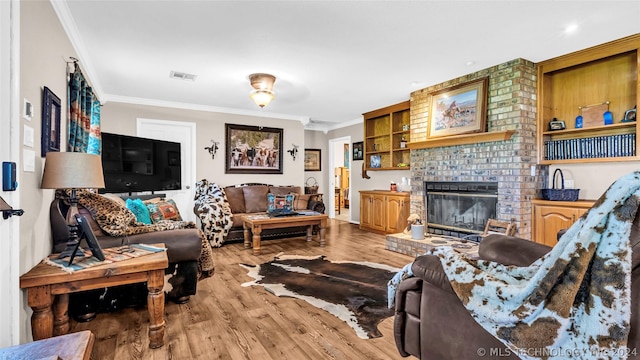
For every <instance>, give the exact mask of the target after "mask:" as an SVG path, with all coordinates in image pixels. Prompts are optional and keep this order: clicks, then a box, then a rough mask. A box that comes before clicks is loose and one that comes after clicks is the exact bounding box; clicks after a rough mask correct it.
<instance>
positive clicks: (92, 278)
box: [20, 244, 169, 349]
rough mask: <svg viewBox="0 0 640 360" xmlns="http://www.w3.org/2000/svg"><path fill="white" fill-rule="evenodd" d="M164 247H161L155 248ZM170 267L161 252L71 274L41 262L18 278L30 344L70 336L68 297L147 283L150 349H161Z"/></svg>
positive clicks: (165, 256)
mask: <svg viewBox="0 0 640 360" xmlns="http://www.w3.org/2000/svg"><path fill="white" fill-rule="evenodd" d="M154 246H156V247H164V244H155V245H154ZM167 266H169V260H168V259H167V252H166V251H161V252H157V253H154V254H149V255H144V256H140V257H137V258H133V259H128V260H123V261H117V262H113V263H111V264H105V265H98V266H94V267H90V268H86V269H82V270H78V271H75V272H73V273H67V272H65V271H63V270H62V269H60V268H58V267H56V266H52V265H48V264H45V263H44V262H40V263H39V264H38V265H36V266H35V267H33V269H31V270H29V272H27V273H26V274H24V275H22V276H21V277H20V288H21V289H27V301H28V304H29V306H30V307H31V309H32V310H33V315H31V334H32V335H33V340H41V339H46V338H50V337H52V336H58V335H64V334H67V333H68V332H69V314H68V312H67V311H68V308H69V294H70V293H74V292H79V291H85V290H93V289H99V288H104V287H108V286H117V285H124V284H134V283H142V282H146V283H147V288H148V289H149V296H148V297H147V308H148V310H149V323H150V324H149V347H150V348H152V349H155V348H159V347H161V346H163V345H164V332H165V322H164V292H163V290H162V289H163V287H164V269H166V268H167Z"/></svg>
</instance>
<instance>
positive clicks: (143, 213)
mask: <svg viewBox="0 0 640 360" xmlns="http://www.w3.org/2000/svg"><path fill="white" fill-rule="evenodd" d="M127 209H129V210H131V212H132V213H133V214H134V215H135V216H136V219H137V220H138V222H141V223H143V224H151V215H150V214H149V209H147V205H145V204H144V203H143V202H142V200H140V199H135V200H131V199H127Z"/></svg>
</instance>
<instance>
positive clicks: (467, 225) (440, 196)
mask: <svg viewBox="0 0 640 360" xmlns="http://www.w3.org/2000/svg"><path fill="white" fill-rule="evenodd" d="M424 187H425V192H424V193H425V206H426V208H427V227H428V232H430V233H432V234H437V235H448V236H456V237H460V236H464V235H468V234H479V233H482V232H483V231H484V228H485V226H486V224H487V220H488V219H491V218H494V219H495V217H496V209H497V205H498V183H495V182H431V181H426V182H425V183H424Z"/></svg>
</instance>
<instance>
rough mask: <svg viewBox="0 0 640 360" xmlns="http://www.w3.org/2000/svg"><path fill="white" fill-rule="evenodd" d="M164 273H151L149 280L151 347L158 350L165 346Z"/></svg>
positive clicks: (148, 304)
mask: <svg viewBox="0 0 640 360" xmlns="http://www.w3.org/2000/svg"><path fill="white" fill-rule="evenodd" d="M163 287H164V271H163V270H153V271H149V280H147V289H148V290H149V295H148V296H147V308H148V310H149V347H150V348H151V349H156V348H159V347H162V346H163V345H164V330H165V322H164V291H163V290H162V288H163Z"/></svg>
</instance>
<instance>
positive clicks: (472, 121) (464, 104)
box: [427, 77, 489, 138]
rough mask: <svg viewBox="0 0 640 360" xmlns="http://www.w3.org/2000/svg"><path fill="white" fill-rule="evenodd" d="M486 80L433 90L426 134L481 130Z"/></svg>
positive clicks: (457, 133) (484, 127) (484, 106)
mask: <svg viewBox="0 0 640 360" xmlns="http://www.w3.org/2000/svg"><path fill="white" fill-rule="evenodd" d="M488 83H489V79H488V78H486V77H485V78H482V79H479V80H474V81H470V82H467V83H464V84H460V85H456V86H453V87H450V88H447V89H444V90H440V91H436V92H434V93H432V94H431V101H430V111H429V126H428V133H427V137H428V138H435V137H443V136H450V135H459V134H467V133H475V132H484V131H485V130H486V123H487V106H486V104H487V84H488Z"/></svg>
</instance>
